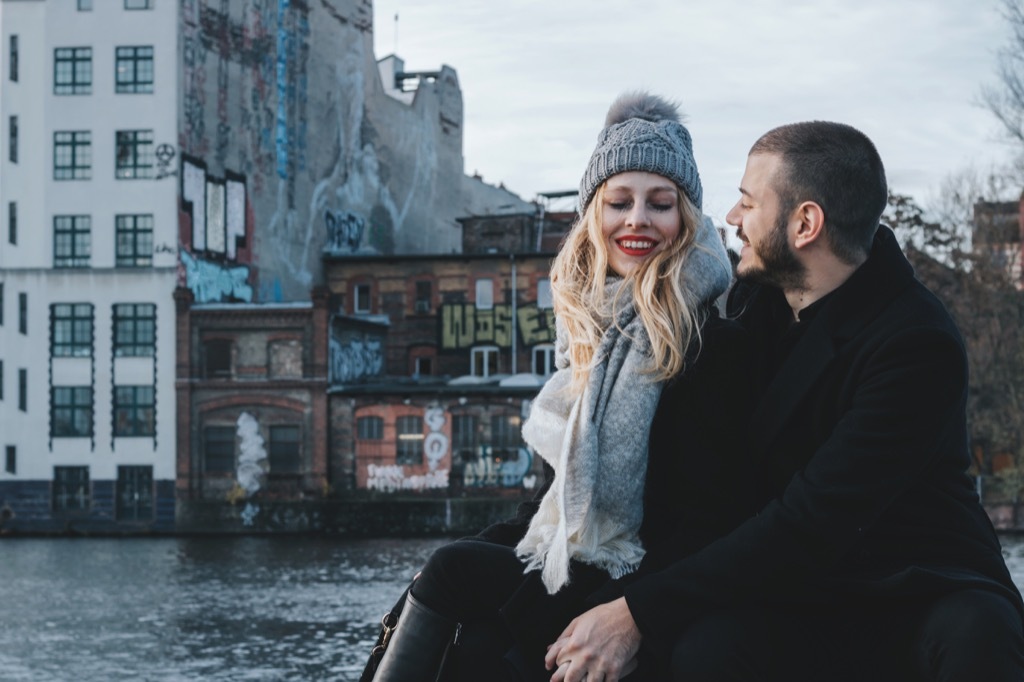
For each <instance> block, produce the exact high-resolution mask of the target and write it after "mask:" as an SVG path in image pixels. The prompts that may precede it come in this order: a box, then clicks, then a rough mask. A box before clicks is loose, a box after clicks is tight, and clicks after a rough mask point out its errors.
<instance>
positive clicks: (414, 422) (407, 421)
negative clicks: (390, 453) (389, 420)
mask: <svg viewBox="0 0 1024 682" xmlns="http://www.w3.org/2000/svg"><path fill="white" fill-rule="evenodd" d="M403 436H404V437H403ZM425 438H426V434H424V433H423V417H422V416H421V415H418V414H405V415H401V416H399V417H396V418H395V464H400V465H401V464H405V465H408V466H418V465H420V464H423V441H424V439H425Z"/></svg>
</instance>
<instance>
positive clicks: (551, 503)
mask: <svg viewBox="0 0 1024 682" xmlns="http://www.w3.org/2000/svg"><path fill="white" fill-rule="evenodd" d="M730 276H731V267H730V265H729V259H728V257H727V255H726V252H725V247H724V245H723V244H722V239H721V237H720V236H719V234H718V231H717V230H716V229H715V228H714V226H713V225H712V223H711V220H710V219H709V218H706V217H705V219H704V221H703V223H702V225H701V227H700V228H699V229H698V230H697V235H696V245H695V246H694V248H693V250H692V251H691V252H690V254H689V256H688V257H687V261H686V263H685V265H684V267H683V272H682V277H683V279H684V285H685V286H686V287H687V288H688V289H689V290H690V291H692V292H693V293H694V294H695V297H696V299H697V300H700V301H709V300H713V299H714V298H716V297H718V296H719V295H721V294H722V293H723V292H724V291H725V290H726V288H727V287H728V286H729V280H730ZM622 286H631V284H627V283H626V282H625V281H624V280H622V279H615V280H612V281H609V283H608V284H607V285H606V287H607V288H606V291H605V293H606V300H610V301H616V300H617V299H616V294H620V298H622V296H621V294H625V292H620V291H619V288H620V287H622ZM616 307H617V308H618V310H617V311H616V312H615V315H614V320H613V319H612V316H611V315H610V314H608V315H604V316H603V322H604V327H605V332H604V335H603V336H602V338H601V341H600V343H599V344H598V347H597V349H596V351H595V354H594V358H595V363H594V367H593V369H592V370H591V372H590V376H589V377H588V379H587V384H586V386H585V387H584V389H583V392H582V394H581V395H579V396H578V397H576V398H575V399H572V398H571V397H570V394H569V392H568V390H567V389H568V386H569V384H570V382H571V381H572V371H571V369H570V368H569V366H568V360H567V357H566V350H567V347H568V343H567V341H566V339H565V336H564V330H563V329H562V327H561V325H557V327H558V340H557V344H556V348H555V362H556V367H557V368H558V369H557V371H556V372H555V373H554V375H552V377H551V378H550V379H548V381H547V383H545V384H544V387H543V388H542V389H541V390H540V393H539V394H538V395H537V397H536V398H535V399H534V401H533V404H532V406H531V408H530V416H529V418H528V419H527V420H526V423H525V424H524V425H523V438H524V439H525V440H526V442H527V444H529V445H530V446H531V447H532V448H533V449H534V450H536V452H537V454H538V455H540V456H541V457H542V458H543V459H544V460H545V461H546V462H547V463H548V464H550V465H551V467H552V468H553V469H554V470H555V478H554V481H553V482H552V484H551V488H550V489H549V490H548V492H547V493H546V494H545V495H544V498H543V499H542V500H541V503H540V507H539V508H538V510H537V513H536V514H535V515H534V516H533V519H532V520H531V522H530V527H529V529H528V530H527V532H526V535H525V536H524V537H523V539H522V540H521V541H520V542H519V544H518V545H517V546H516V553H517V554H518V555H519V557H520V558H521V559H523V561H524V562H525V563H526V569H525V570H526V572H529V571H535V570H540V571H541V579H542V581H543V582H544V586H545V588H546V589H547V591H548V593H550V594H554V593H555V592H557V591H558V590H559V589H560V588H561V587H562V586H564V585H565V584H566V583H568V582H569V561H570V560H571V559H575V560H577V561H581V562H584V563H588V564H592V565H594V566H597V567H599V568H602V569H604V570H605V571H607V572H608V574H609V575H610V576H611V577H612V578H619V577H622V576H623V575H626V574H628V573H630V572H632V571H634V570H636V568H637V566H639V565H640V561H641V560H642V559H643V556H644V549H643V547H642V545H641V543H640V537H639V531H640V524H641V522H642V521H643V514H644V510H643V492H644V481H645V478H646V473H647V442H648V438H649V436H650V428H651V420H652V419H653V418H654V411H655V409H656V408H657V406H658V400H659V399H660V398H661V391H662V388H664V382H657V381H653V380H652V379H651V378H650V376H649V375H647V374H645V370H647V369H648V368H649V367H651V362H652V357H651V344H650V338H649V337H648V335H647V330H646V329H645V328H644V326H643V322H642V320H641V318H640V316H639V315H637V313H636V308H635V306H634V305H633V302H632V299H631V298H630V299H629V300H628V301H627V302H626V303H625V304H623V303H622V302H619V303H618V305H617V306H616ZM615 323H617V324H615Z"/></svg>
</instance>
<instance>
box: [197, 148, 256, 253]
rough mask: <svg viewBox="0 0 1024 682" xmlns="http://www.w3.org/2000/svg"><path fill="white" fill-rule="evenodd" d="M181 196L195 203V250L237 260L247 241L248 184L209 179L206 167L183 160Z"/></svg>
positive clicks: (238, 181) (231, 180)
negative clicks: (242, 244) (246, 187)
mask: <svg viewBox="0 0 1024 682" xmlns="http://www.w3.org/2000/svg"><path fill="white" fill-rule="evenodd" d="M181 193H182V198H183V199H184V200H185V201H186V202H188V203H189V204H191V213H192V248H193V249H194V250H196V251H211V252H214V253H218V254H223V255H224V256H226V257H227V258H228V260H235V258H236V257H237V255H238V251H237V248H238V242H239V240H240V239H244V238H245V183H244V182H241V181H240V180H235V179H231V178H229V179H227V180H221V179H218V178H214V177H209V176H207V175H206V169H204V168H203V167H201V166H197V165H196V164H194V163H191V162H189V161H187V160H183V161H182V182H181Z"/></svg>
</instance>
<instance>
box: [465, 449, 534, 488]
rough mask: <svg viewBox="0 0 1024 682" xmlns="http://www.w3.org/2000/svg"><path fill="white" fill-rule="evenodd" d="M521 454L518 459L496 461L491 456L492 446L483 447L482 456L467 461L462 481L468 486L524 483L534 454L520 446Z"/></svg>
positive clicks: (508, 486)
mask: <svg viewBox="0 0 1024 682" xmlns="http://www.w3.org/2000/svg"><path fill="white" fill-rule="evenodd" d="M518 450H519V456H518V457H517V458H516V459H509V460H505V461H504V462H495V461H494V457H492V456H491V453H490V448H489V447H483V448H481V453H480V456H478V457H477V458H476V461H473V462H466V465H465V468H464V469H463V471H462V482H463V485H465V486H467V487H474V486H475V487H483V486H501V487H503V488H514V487H516V486H518V485H520V484H523V483H524V480H523V478H524V476H526V472H527V471H529V470H530V464H532V463H533V456H532V455H531V454H530V451H529V450H528V449H526V448H519V449H518Z"/></svg>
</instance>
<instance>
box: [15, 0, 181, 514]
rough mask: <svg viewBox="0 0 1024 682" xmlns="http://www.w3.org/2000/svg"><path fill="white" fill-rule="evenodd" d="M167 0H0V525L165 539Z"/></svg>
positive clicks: (171, 90)
mask: <svg viewBox="0 0 1024 682" xmlns="http://www.w3.org/2000/svg"><path fill="white" fill-rule="evenodd" d="M177 19H178V17H177V2H176V1H174V0H0V33H2V52H0V73H2V80H0V125H2V130H3V132H2V135H0V138H2V139H0V207H2V212H0V450H2V452H0V529H2V528H4V527H6V528H7V529H11V528H14V529H15V530H17V529H19V528H23V529H29V530H47V529H82V530H89V531H93V532H102V531H115V530H117V529H119V528H122V527H124V526H125V524H127V525H129V526H132V527H136V528H138V527H140V526H142V527H145V528H156V529H159V528H167V529H170V528H171V527H172V524H173V520H174V477H175V439H174V433H175V428H174V425H175V391H174V350H175V348H174V339H175V333H174V329H175V308H174V300H173V298H172V294H173V290H174V287H175V284H176V281H177V276H176V272H177V262H178V261H177V244H178V209H177V182H178V179H177V168H178V165H179V161H178V159H177V158H175V155H176V149H177V135H178V125H177V112H178V106H177V96H178V83H177V60H178V34H177V26H178V21H177Z"/></svg>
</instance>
